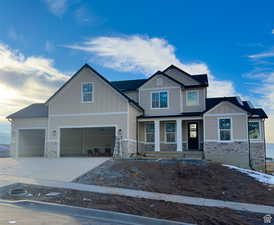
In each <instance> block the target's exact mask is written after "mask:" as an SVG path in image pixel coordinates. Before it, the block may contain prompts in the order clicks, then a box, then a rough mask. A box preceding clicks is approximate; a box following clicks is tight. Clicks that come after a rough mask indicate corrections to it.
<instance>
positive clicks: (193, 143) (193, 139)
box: [188, 122, 199, 150]
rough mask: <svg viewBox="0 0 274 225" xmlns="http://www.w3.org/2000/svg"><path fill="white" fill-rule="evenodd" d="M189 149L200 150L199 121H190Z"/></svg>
mask: <svg viewBox="0 0 274 225" xmlns="http://www.w3.org/2000/svg"><path fill="white" fill-rule="evenodd" d="M188 149H189V150H198V149H199V137H198V123H197V122H191V123H188Z"/></svg>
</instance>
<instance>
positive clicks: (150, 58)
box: [0, 0, 274, 143]
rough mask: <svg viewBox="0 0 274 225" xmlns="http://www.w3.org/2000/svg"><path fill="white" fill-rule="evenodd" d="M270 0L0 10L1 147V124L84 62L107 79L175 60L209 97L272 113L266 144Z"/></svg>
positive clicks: (0, 127) (59, 2)
mask: <svg viewBox="0 0 274 225" xmlns="http://www.w3.org/2000/svg"><path fill="white" fill-rule="evenodd" d="M273 10H274V2H273V1H263V2H262V1H247V0H246V1H217V0H216V1H213V0H212V1H183V0H180V1H179V0H178V1H170V2H169V4H167V1H159V0H158V1H143V0H139V1H119V0H116V1H109V0H108V1H104V0H100V1H99V0H97V1H96V0H93V1H81V0H28V1H21V0H13V1H2V2H1V3H0V11H1V14H0V92H1V95H0V143H3V142H5V143H7V142H9V132H10V131H9V123H8V122H7V121H6V120H5V119H4V118H5V116H6V115H8V114H9V113H12V112H14V111H16V110H18V109H20V108H22V107H24V106H26V105H28V104H31V103H32V102H42V101H44V100H46V99H47V98H48V97H49V96H50V95H51V94H52V93H53V92H54V90H56V89H57V88H58V87H59V86H60V85H61V84H62V83H63V82H65V80H66V79H67V78H68V77H69V76H71V74H72V73H73V72H75V71H76V70H78V69H79V68H80V67H81V66H82V65H83V64H84V63H89V64H90V65H91V66H92V67H94V68H95V69H96V70H97V71H99V72H100V73H101V74H103V75H104V76H105V77H106V78H108V79H109V80H123V79H138V78H144V77H147V76H149V75H151V74H152V73H153V72H155V71H156V70H159V69H163V68H165V67H166V66H168V65H169V64H171V63H173V64H175V65H178V66H180V67H181V68H183V69H185V70H186V71H188V72H190V73H194V74H195V73H202V72H206V73H208V74H209V76H210V82H211V83H210V85H211V89H210V90H209V94H210V96H225V95H240V96H241V97H242V98H244V99H247V100H251V101H252V102H254V104H256V105H257V106H261V107H264V108H265V109H266V111H267V112H268V113H269V115H270V119H269V120H268V121H267V139H268V141H269V142H274V137H273V130H274V129H273V128H272V127H271V124H273V122H274V116H272V115H274V69H273V63H274V60H273V59H274V14H273Z"/></svg>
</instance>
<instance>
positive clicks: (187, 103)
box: [186, 90, 200, 106]
mask: <svg viewBox="0 0 274 225" xmlns="http://www.w3.org/2000/svg"><path fill="white" fill-rule="evenodd" d="M190 92H196V93H197V103H196V104H190V103H189V101H188V93H190ZM199 98H200V96H199V90H187V91H186V105H187V106H197V105H199V103H200V101H199Z"/></svg>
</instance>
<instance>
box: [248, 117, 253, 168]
mask: <svg viewBox="0 0 274 225" xmlns="http://www.w3.org/2000/svg"><path fill="white" fill-rule="evenodd" d="M247 140H248V157H249V159H248V163H249V167H250V169H252V170H255V169H254V168H253V166H252V163H251V151H250V138H249V130H248V117H247Z"/></svg>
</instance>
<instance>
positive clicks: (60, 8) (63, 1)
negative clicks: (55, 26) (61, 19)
mask: <svg viewBox="0 0 274 225" xmlns="http://www.w3.org/2000/svg"><path fill="white" fill-rule="evenodd" d="M43 1H44V2H45V3H46V4H47V6H48V8H49V10H50V11H51V12H52V13H53V14H54V15H56V16H61V15H63V14H64V13H65V11H66V9H67V3H68V0H43Z"/></svg>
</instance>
